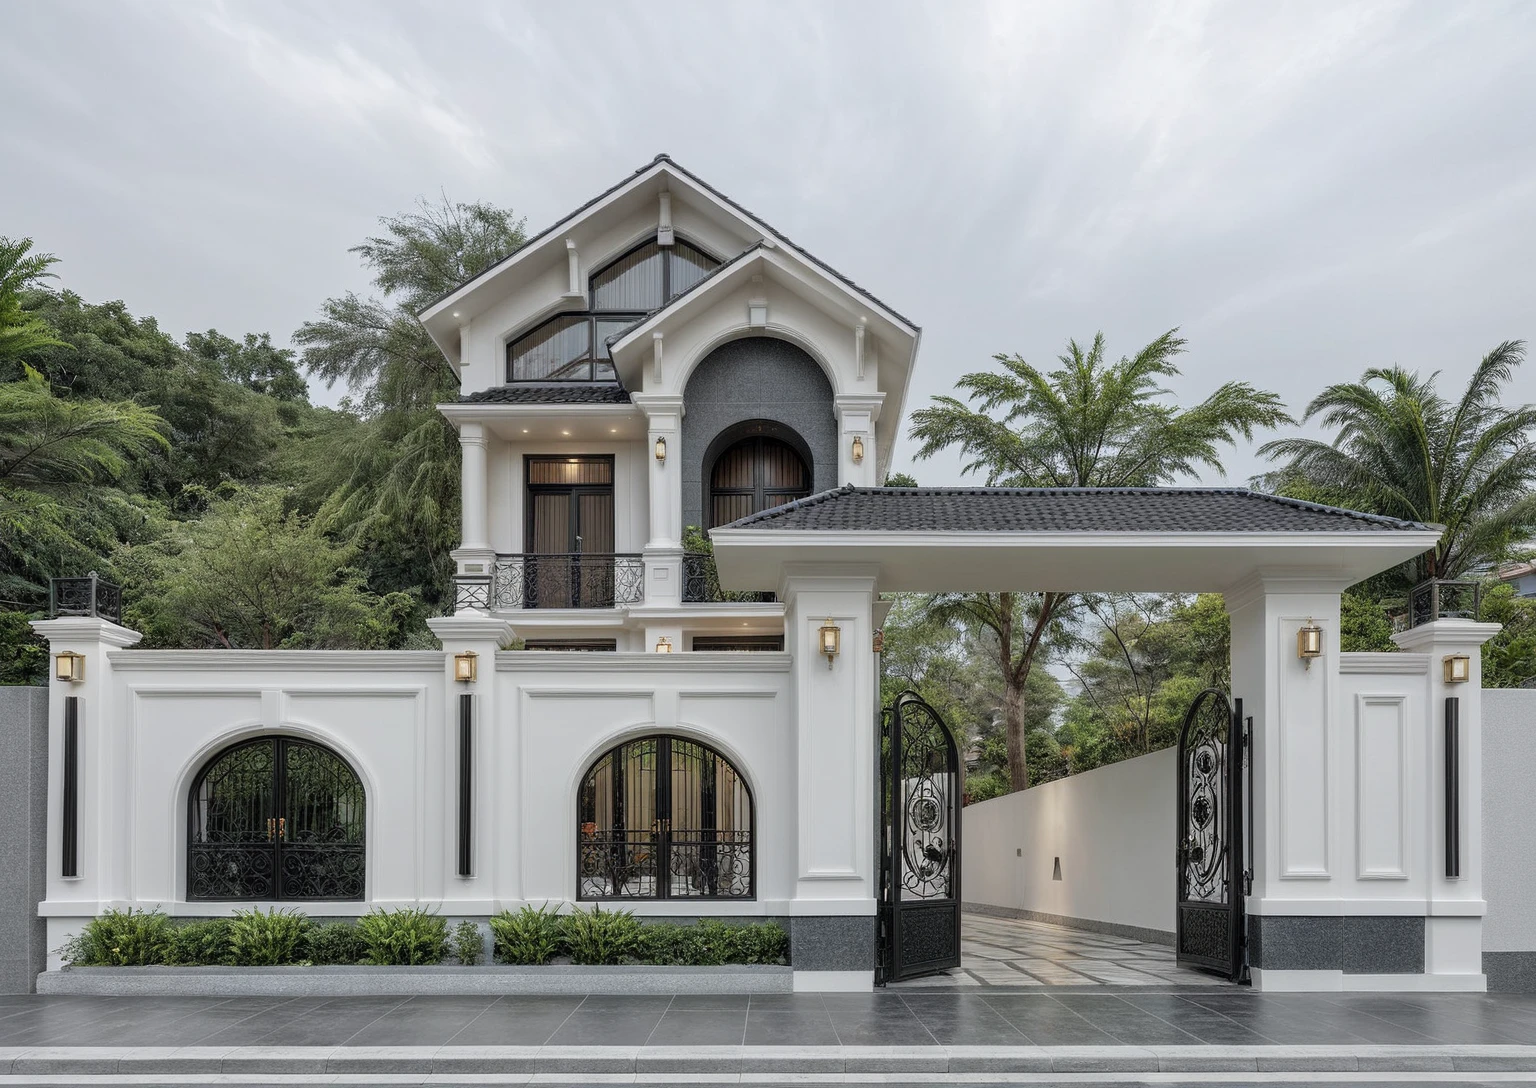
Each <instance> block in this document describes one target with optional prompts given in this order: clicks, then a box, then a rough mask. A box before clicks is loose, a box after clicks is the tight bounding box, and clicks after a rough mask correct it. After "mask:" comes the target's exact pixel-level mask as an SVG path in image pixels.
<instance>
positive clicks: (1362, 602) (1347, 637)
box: [1339, 592, 1397, 653]
mask: <svg viewBox="0 0 1536 1088" xmlns="http://www.w3.org/2000/svg"><path fill="white" fill-rule="evenodd" d="M1339 649H1341V650H1343V651H1344V652H1345V653H1391V652H1392V651H1394V650H1396V649H1397V643H1395V642H1393V641H1392V617H1391V616H1389V615H1387V610H1386V609H1385V608H1384V607H1382V604H1381V602H1380V601H1378V600H1376V599H1375V598H1374V597H1372V596H1370V595H1369V594H1365V593H1355V592H1350V593H1346V594H1344V597H1343V600H1342V601H1341V602H1340V611H1339Z"/></svg>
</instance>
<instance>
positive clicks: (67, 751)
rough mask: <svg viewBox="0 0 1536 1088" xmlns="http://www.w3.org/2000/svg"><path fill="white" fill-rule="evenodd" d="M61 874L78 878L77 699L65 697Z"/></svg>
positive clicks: (78, 704) (78, 749)
mask: <svg viewBox="0 0 1536 1088" xmlns="http://www.w3.org/2000/svg"><path fill="white" fill-rule="evenodd" d="M60 823H61V826H62V830H63V842H62V849H61V851H60V854H61V865H60V872H61V874H62V875H63V876H79V875H80V697H79V696H78V695H66V696H65V697H64V811H63V813H62V814H61V817H60Z"/></svg>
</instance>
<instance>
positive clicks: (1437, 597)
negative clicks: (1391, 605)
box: [1408, 578, 1483, 627]
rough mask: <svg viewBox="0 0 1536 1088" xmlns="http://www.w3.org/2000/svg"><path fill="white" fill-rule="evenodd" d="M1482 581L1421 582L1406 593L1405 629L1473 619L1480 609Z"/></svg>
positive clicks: (1441, 580) (1444, 580) (1436, 580)
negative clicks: (1406, 621)
mask: <svg viewBox="0 0 1536 1088" xmlns="http://www.w3.org/2000/svg"><path fill="white" fill-rule="evenodd" d="M1482 603H1483V586H1482V583H1481V582H1473V581H1456V580H1452V579H1446V578H1432V579H1430V580H1429V581H1428V582H1420V583H1419V584H1418V585H1416V586H1414V587H1413V589H1412V590H1411V591H1410V592H1409V594H1408V626H1409V627H1418V626H1419V625H1420V624H1425V623H1433V622H1434V621H1435V620H1447V619H1455V620H1475V619H1477V616H1478V613H1479V612H1480V611H1481V610H1482Z"/></svg>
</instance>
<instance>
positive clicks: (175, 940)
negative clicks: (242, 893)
mask: <svg viewBox="0 0 1536 1088" xmlns="http://www.w3.org/2000/svg"><path fill="white" fill-rule="evenodd" d="M229 937H230V921H229V919H228V918H203V919H200V920H198V921H195V922H183V923H182V924H181V925H179V926H177V927H176V928H175V929H173V930H171V948H170V957H169V958H168V959H167V960H166V962H167V963H173V964H176V965H177V966H180V967H218V966H220V965H221V964H226V963H229V962H230V958H231V952H230V946H229Z"/></svg>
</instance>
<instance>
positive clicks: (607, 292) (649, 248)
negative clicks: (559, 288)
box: [592, 240, 720, 314]
mask: <svg viewBox="0 0 1536 1088" xmlns="http://www.w3.org/2000/svg"><path fill="white" fill-rule="evenodd" d="M719 265H720V262H719V261H717V260H715V259H714V258H713V257H711V256H710V255H709V254H707V253H705V252H704V251H703V250H701V249H696V248H695V247H693V246H691V245H689V244H688V243H687V242H675V243H674V244H672V245H670V246H663V245H660V244H659V243H657V242H656V241H655V240H651V241H648V242H645V243H643V244H642V245H640V246H637V247H636V248H634V249H632V250H630V251H629V252H628V253H626V254H624V256H622V257H620V258H619V259H618V260H616V261H614V262H613V263H612V264H610V265H608V266H607V267H605V268H602V269H600V270H599V271H598V272H597V273H596V274H595V275H593V277H592V309H593V310H600V311H609V312H612V311H624V312H638V313H642V314H644V313H650V312H651V311H652V310H655V309H657V308H659V307H661V306H663V305H665V304H666V303H668V302H671V301H672V300H673V299H674V298H676V297H677V296H678V295H680V294H682V293H683V292H684V291H686V290H688V288H690V287H692V286H693V285H694V284H696V283H698V282H699V281H700V280H701V279H703V278H704V277H705V276H707V275H708V274H709V272H710V270H711V269H713V268H717V267H719Z"/></svg>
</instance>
